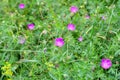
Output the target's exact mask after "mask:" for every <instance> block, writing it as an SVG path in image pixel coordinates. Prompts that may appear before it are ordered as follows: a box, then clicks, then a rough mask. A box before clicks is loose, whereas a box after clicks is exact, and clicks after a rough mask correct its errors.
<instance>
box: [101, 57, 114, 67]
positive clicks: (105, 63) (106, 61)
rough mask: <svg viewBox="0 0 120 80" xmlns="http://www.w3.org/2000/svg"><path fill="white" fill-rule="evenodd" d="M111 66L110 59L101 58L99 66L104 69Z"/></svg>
mask: <svg viewBox="0 0 120 80" xmlns="http://www.w3.org/2000/svg"><path fill="white" fill-rule="evenodd" d="M111 66H112V62H111V60H110V59H107V58H103V59H102V60H101V67H102V68H104V69H109V68H110V67H111Z"/></svg>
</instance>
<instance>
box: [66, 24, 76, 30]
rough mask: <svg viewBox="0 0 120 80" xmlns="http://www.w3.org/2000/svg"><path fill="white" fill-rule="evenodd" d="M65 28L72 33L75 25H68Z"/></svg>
mask: <svg viewBox="0 0 120 80" xmlns="http://www.w3.org/2000/svg"><path fill="white" fill-rule="evenodd" d="M67 28H68V30H70V31H74V30H75V25H74V24H71V23H70V24H68V25H67Z"/></svg>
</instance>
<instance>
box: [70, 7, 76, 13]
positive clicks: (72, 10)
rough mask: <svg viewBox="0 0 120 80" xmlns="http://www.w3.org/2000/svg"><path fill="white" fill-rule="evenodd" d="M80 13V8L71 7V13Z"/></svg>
mask: <svg viewBox="0 0 120 80" xmlns="http://www.w3.org/2000/svg"><path fill="white" fill-rule="evenodd" d="M77 11H78V8H77V7H76V6H71V7H70V12H71V13H76V12H77Z"/></svg>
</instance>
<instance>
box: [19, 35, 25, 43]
mask: <svg viewBox="0 0 120 80" xmlns="http://www.w3.org/2000/svg"><path fill="white" fill-rule="evenodd" d="M18 42H19V43H20V44H24V43H25V38H24V37H22V36H19V37H18Z"/></svg>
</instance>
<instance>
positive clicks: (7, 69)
mask: <svg viewBox="0 0 120 80" xmlns="http://www.w3.org/2000/svg"><path fill="white" fill-rule="evenodd" d="M1 69H2V74H3V75H6V76H12V75H13V72H12V70H11V64H10V63H8V62H6V63H5V65H4V66H3V67H2V68H1Z"/></svg>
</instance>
